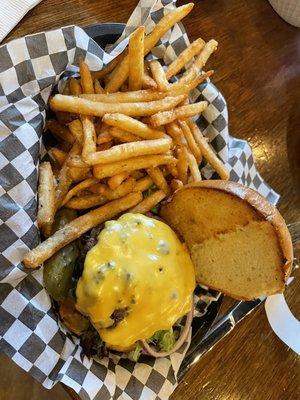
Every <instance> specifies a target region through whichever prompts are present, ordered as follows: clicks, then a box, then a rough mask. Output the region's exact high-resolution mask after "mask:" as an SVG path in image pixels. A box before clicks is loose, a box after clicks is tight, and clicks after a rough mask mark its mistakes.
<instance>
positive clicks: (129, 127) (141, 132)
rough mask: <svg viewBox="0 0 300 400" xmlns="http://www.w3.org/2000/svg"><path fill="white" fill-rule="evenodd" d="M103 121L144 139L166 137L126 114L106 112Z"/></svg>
mask: <svg viewBox="0 0 300 400" xmlns="http://www.w3.org/2000/svg"><path fill="white" fill-rule="evenodd" d="M102 121H103V122H105V123H106V124H107V125H110V126H116V127H118V128H121V129H124V130H126V131H128V132H132V133H134V134H135V135H137V136H139V137H141V138H142V139H159V138H163V137H165V135H164V133H162V132H160V131H158V130H156V129H152V128H150V127H149V126H147V125H146V124H144V123H143V122H141V121H138V120H137V119H134V118H132V117H129V116H127V115H124V114H119V113H116V114H105V115H104V116H103V118H102Z"/></svg>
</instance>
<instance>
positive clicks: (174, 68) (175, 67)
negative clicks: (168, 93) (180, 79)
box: [165, 38, 205, 80]
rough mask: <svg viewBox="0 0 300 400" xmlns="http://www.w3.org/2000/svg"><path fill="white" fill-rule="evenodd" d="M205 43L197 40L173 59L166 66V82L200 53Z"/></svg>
mask: <svg viewBox="0 0 300 400" xmlns="http://www.w3.org/2000/svg"><path fill="white" fill-rule="evenodd" d="M204 45H205V42H204V40H203V39H201V38H199V39H197V40H195V41H194V42H193V43H191V44H190V45H189V46H188V47H187V48H186V49H184V50H183V51H182V52H181V53H180V55H179V56H178V57H177V58H175V60H174V61H173V62H172V63H171V64H170V65H169V66H168V68H167V70H166V73H165V76H166V78H167V80H169V79H170V78H172V76H174V75H176V74H177V73H178V72H180V71H181V70H182V68H183V67H184V66H185V65H186V64H187V63H188V62H189V61H190V60H192V58H193V57H195V56H196V55H197V54H199V53H200V51H201V50H202V49H203V47H204Z"/></svg>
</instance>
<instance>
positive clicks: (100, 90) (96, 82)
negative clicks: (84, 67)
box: [94, 79, 105, 94]
mask: <svg viewBox="0 0 300 400" xmlns="http://www.w3.org/2000/svg"><path fill="white" fill-rule="evenodd" d="M94 93H96V94H102V93H105V92H104V89H103V87H102V86H101V84H100V82H99V80H98V79H94Z"/></svg>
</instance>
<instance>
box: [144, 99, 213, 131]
mask: <svg viewBox="0 0 300 400" xmlns="http://www.w3.org/2000/svg"><path fill="white" fill-rule="evenodd" d="M206 107H207V101H199V103H194V104H188V105H184V106H181V107H178V108H175V109H174V110H169V111H160V112H158V113H156V114H154V115H152V116H151V117H150V124H151V125H152V126H154V127H158V126H160V125H166V124H169V123H170V122H172V121H175V120H176V119H185V118H189V117H193V116H194V115H197V114H200V113H201V112H202V111H204V110H205V109H206Z"/></svg>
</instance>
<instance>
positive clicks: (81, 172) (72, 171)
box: [68, 167, 92, 182]
mask: <svg viewBox="0 0 300 400" xmlns="http://www.w3.org/2000/svg"><path fill="white" fill-rule="evenodd" d="M68 175H69V177H70V178H71V179H72V181H73V182H80V181H83V180H84V179H87V178H90V177H91V176H92V175H91V170H90V168H89V167H84V168H73V167H69V170H68Z"/></svg>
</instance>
